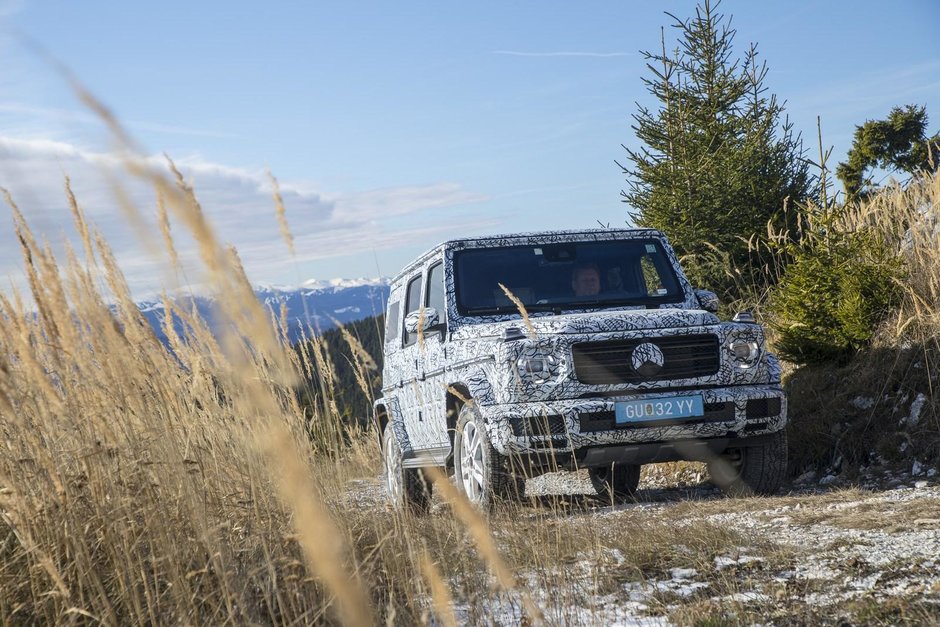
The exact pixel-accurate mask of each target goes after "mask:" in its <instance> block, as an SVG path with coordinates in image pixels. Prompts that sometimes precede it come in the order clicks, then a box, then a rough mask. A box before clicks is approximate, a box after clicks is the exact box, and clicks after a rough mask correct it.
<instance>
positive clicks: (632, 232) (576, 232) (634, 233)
mask: <svg viewBox="0 0 940 627" xmlns="http://www.w3.org/2000/svg"><path fill="white" fill-rule="evenodd" d="M599 234H604V235H606V236H611V235H618V234H622V235H629V236H630V237H644V236H645V237H663V233H662V231H659V230H657V229H642V228H626V229H565V230H557V229H556V230H552V231H524V232H519V233H503V234H500V235H477V236H474V237H459V238H454V239H449V240H447V241H444V242H441V243H440V244H438V245H437V246H434V247H433V248H430V249H428V250H426V251H425V252H424V253H422V254H421V255H419V256H417V257H416V258H415V259H413V260H412V261H411V262H409V263H408V264H406V265H405V267H403V268H402V269H401V270H400V271H399V272H398V273H397V274H396V275H395V276H394V277H393V278H392V281H391V282H392V283H393V284H394V283H396V282H398V281H399V280H401V279H402V278H403V277H404V276H405V275H406V274H410V273H411V272H413V271H414V269H415V267H417V266H419V265H423V264H424V262H425V261H427V260H428V258H429V257H432V256H434V255H435V254H436V253H438V252H440V251H442V250H443V249H445V248H451V247H453V246H454V245H456V244H467V243H470V244H472V243H473V242H486V241H493V240H513V239H529V238H539V237H548V236H551V237H558V236H562V237H568V236H570V237H574V236H581V235H587V236H590V235H599Z"/></svg>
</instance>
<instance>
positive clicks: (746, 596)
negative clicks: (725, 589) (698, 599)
mask: <svg viewBox="0 0 940 627" xmlns="http://www.w3.org/2000/svg"><path fill="white" fill-rule="evenodd" d="M711 600H712V601H733V602H737V603H751V602H754V601H761V602H766V601H769V600H770V597H769V596H767V595H766V594H763V593H762V592H735V593H734V594H729V595H727V596H723V597H712V599H711Z"/></svg>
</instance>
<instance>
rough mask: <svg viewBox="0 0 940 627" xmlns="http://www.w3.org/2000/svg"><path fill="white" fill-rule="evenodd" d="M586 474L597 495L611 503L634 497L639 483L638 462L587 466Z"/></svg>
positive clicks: (630, 499)
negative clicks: (594, 466)
mask: <svg viewBox="0 0 940 627" xmlns="http://www.w3.org/2000/svg"><path fill="white" fill-rule="evenodd" d="M588 475H590V477H591V485H593V486H594V489H595V490H596V491H597V494H598V496H600V497H602V498H605V499H607V500H609V501H611V502H613V503H623V502H625V501H633V500H635V499H636V490H637V488H638V487H639V485H640V465H639V464H611V465H610V466H598V467H596V468H588Z"/></svg>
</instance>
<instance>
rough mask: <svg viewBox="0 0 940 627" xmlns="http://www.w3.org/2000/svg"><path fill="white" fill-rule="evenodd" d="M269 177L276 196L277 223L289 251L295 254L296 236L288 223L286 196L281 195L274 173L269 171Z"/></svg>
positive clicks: (272, 193) (274, 196)
mask: <svg viewBox="0 0 940 627" xmlns="http://www.w3.org/2000/svg"><path fill="white" fill-rule="evenodd" d="M268 178H269V179H270V180H271V189H272V192H271V195H272V196H273V198H274V213H275V215H276V216H277V224H278V227H280V229H281V237H283V238H284V243H285V244H287V251H288V252H289V253H290V254H291V256H293V255H294V236H293V235H292V234H291V232H290V227H289V226H288V224H287V209H286V208H285V207H284V198H283V197H282V196H281V187H280V185H279V184H278V182H277V179H276V178H275V177H274V175H273V174H271V173H270V172H268Z"/></svg>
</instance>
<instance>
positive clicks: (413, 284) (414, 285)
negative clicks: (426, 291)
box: [405, 275, 421, 346]
mask: <svg viewBox="0 0 940 627" xmlns="http://www.w3.org/2000/svg"><path fill="white" fill-rule="evenodd" d="M406 294H407V295H406V296H405V315H406V316H407V315H408V314H410V313H411V312H412V311H418V309H420V308H421V275H418V276H416V277H415V278H413V279H411V280H410V281H408V289H407V291H406ZM417 341H418V334H417V333H405V346H411V345H412V344H414V343H415V342H417Z"/></svg>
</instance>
